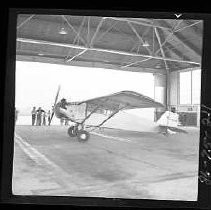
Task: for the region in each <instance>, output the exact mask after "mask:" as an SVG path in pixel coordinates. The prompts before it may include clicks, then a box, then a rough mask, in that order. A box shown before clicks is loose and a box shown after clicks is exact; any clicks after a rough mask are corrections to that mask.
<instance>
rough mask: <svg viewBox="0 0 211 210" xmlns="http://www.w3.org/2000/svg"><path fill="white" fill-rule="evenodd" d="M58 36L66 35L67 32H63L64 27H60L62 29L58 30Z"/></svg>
mask: <svg viewBox="0 0 211 210" xmlns="http://www.w3.org/2000/svg"><path fill="white" fill-rule="evenodd" d="M59 34H62V35H65V34H67V31H66V30H65V28H64V27H62V28H61V29H60V31H59Z"/></svg>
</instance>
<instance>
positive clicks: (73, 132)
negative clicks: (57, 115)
mask: <svg viewBox="0 0 211 210" xmlns="http://www.w3.org/2000/svg"><path fill="white" fill-rule="evenodd" d="M67 133H68V135H69V136H70V137H76V133H75V128H74V126H71V127H69V128H68V130H67Z"/></svg>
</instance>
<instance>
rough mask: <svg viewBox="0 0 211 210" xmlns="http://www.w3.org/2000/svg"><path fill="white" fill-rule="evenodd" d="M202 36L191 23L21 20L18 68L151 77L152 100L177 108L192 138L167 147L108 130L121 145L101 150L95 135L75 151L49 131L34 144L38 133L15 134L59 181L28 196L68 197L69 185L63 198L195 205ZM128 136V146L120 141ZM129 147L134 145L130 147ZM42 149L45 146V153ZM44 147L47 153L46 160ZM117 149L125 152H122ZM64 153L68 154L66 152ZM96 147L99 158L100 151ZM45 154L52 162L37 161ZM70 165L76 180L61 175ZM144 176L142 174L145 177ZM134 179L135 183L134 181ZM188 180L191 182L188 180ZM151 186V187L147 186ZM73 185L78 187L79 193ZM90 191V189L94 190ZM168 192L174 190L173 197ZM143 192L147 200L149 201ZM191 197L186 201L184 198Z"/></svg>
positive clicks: (64, 18) (62, 17) (33, 17)
mask: <svg viewBox="0 0 211 210" xmlns="http://www.w3.org/2000/svg"><path fill="white" fill-rule="evenodd" d="M202 34H203V21H202V20H195V19H180V18H175V19H157V18H156V19H153V18H142V17H139V18H131V17H119V16H115V17H109V16H107V17H101V16H83V15H80V16H79V15H49V14H48V15H44V14H20V15H18V19H17V42H16V60H17V61H28V62H40V63H50V64H60V65H66V66H80V67H91V68H104V69H108V70H112V69H114V70H117V71H126V72H140V73H152V74H153V76H154V99H155V100H156V101H158V102H160V103H162V104H164V105H165V106H166V108H167V109H168V110H170V109H171V107H175V108H176V112H177V113H178V114H179V117H180V122H181V125H182V126H186V127H188V126H190V127H191V128H192V127H194V129H196V130H194V132H195V133H192V134H191V135H190V136H189V137H187V136H182V138H184V139H182V138H180V137H170V139H168V140H169V141H167V139H165V138H163V137H159V138H158V137H156V136H155V135H154V136H153V135H151V134H150V135H151V136H148V137H147V136H146V134H141V137H140V136H139V135H140V134H131V137H128V135H129V134H126V133H124V131H123V133H122V134H121V135H120V136H118V137H116V136H115V132H114V133H112V132H113V131H109V132H110V133H109V132H108V133H109V134H112V135H114V136H112V138H111V136H110V137H109V138H110V139H112V140H117V141H119V142H120V143H119V142H118V143H117V142H115V141H114V142H112V144H110V143H109V142H107V141H106V140H105V141H102V142H101V143H99V141H98V137H99V136H100V137H99V138H103V139H106V138H107V137H108V136H106V135H104V134H98V137H95V138H93V142H89V143H88V144H87V145H85V146H84V145H83V148H82V147H80V146H78V144H77V145H76V144H75V145H72V146H71V148H70V147H69V146H70V145H69V144H68V142H67V141H66V138H67V137H66V136H64V134H63V133H62V138H63V140H62V141H60V140H59V143H58V142H57V140H56V138H57V136H59V135H60V134H61V131H60V130H54V129H53V128H48V129H49V131H48V132H49V133H47V132H46V129H43V130H40V131H39V132H40V133H39V135H40V137H39V138H38V135H37V137H36V135H35V134H37V133H36V132H38V131H37V129H38V128H35V129H31V128H27V129H28V131H26V130H25V131H24V132H23V131H22V134H23V135H22V136H21V135H20V134H21V129H22V128H21V127H19V128H17V133H16V134H17V135H16V134H15V138H16V140H17V142H18V145H19V146H21V147H23V148H25V150H26V151H28V154H30V155H31V154H32V153H33V152H34V149H32V148H31V146H30V145H29V141H28V142H27V141H24V138H29V139H31V144H32V145H33V146H34V148H37V149H38V150H40V152H41V153H42V155H40V156H39V157H37V159H36V160H35V161H38V162H39V164H40V162H41V165H42V164H43V165H44V166H45V167H46V168H47V167H50V166H46V165H45V164H46V162H47V163H48V164H49V163H50V164H49V165H51V166H53V168H54V169H53V170H54V172H55V174H54V178H52V180H53V179H55V177H57V178H56V179H58V177H61V180H60V184H61V186H62V187H61V186H60V188H57V187H56V186H55V189H53V188H50V187H49V186H48V185H46V186H47V187H46V188H45V189H37V188H36V189H35V187H34V188H33V189H34V191H33V190H32V192H31V191H30V193H32V194H33V193H34V194H36V193H38V194H41V195H44V194H45V193H49V194H50V195H58V194H59V195H60V194H61V195H66V194H65V192H64V189H66V187H67V186H68V187H71V189H72V191H71V190H70V189H66V190H67V191H66V193H67V194H68V193H70V191H71V193H73V192H74V193H76V195H78V194H77V193H79V195H81V196H83V195H85V196H87V195H88V196H90V195H91V196H93V195H95V196H96V195H102V196H108V197H112V196H120V197H125V196H126V197H127V196H128V197H129V198H140V196H141V198H157V199H180V200H181V199H182V198H183V200H194V199H196V194H197V189H196V188H197V184H196V182H197V170H198V163H197V158H198V135H196V133H197V134H198V133H199V118H200V115H199V111H200V75H201V58H202ZM166 108H165V109H164V108H157V109H156V110H155V113H154V120H155V121H157V120H158V119H159V118H160V116H161V115H162V114H163V113H164V112H165V111H166ZM24 129H25V128H24ZM61 129H63V128H61ZM62 131H63V130H62ZM27 132H28V133H27ZM56 132H60V133H56ZM191 132H192V130H191ZM50 134H52V138H51V141H49V142H51V143H45V141H43V139H41V138H44V137H45V136H46V139H47V138H49V135H50ZM136 135H137V136H138V137H137V136H136ZM194 135H195V136H194ZM125 136H127V138H129V139H124V138H122V137H125ZM36 138H37V139H36ZM130 138H131V139H130ZM133 138H134V139H133ZM140 139H141V140H142V141H140ZM152 139H153V140H152ZM192 139H194V140H192ZM133 140H134V142H135V143H137V145H135V144H134V145H133V144H132V143H131V142H133ZM136 140H137V142H136ZM39 144H40V145H39ZM41 144H43V145H42V146H43V148H42V147H41ZM45 144H46V145H47V144H48V145H47V146H49V147H51V148H50V149H49V151H50V152H49V151H48V153H47V149H46V147H45V146H46V145H45ZM126 144H128V145H126ZM139 146H140V148H139ZM101 147H102V148H101ZM121 147H122V148H123V149H122V150H121V151H119V150H120V149H119V148H121ZM152 147H153V148H154V150H153V149H152ZM67 148H68V150H70V151H71V153H68V152H69V151H67ZM99 148H100V149H101V150H102V151H101V150H100V152H99V151H98V150H99ZM65 149H66V150H65ZM139 149H140V150H139ZM59 150H61V151H63V155H64V156H65V155H66V156H65V157H66V159H63V160H60V158H61V157H60V156H61V154H62V152H60V153H59V152H58V151H59ZM131 151H132V152H131ZM140 151H141V152H140ZM151 151H154V153H152V152H151ZM52 152H54V153H52ZM44 153H46V156H47V157H48V156H49V158H51V161H47V160H46V158H45V159H44V160H43V159H42V157H43V154H44ZM50 153H51V154H50ZM37 154H38V152H36V153H35V155H37ZM82 154H83V155H82ZM115 155H116V156H115ZM16 157H17V158H16V159H14V161H15V162H14V163H15V164H16V163H17V162H18V161H20V160H19V159H20V154H19V152H18V151H16ZM124 158H125V159H124ZM41 159H42V160H41ZM126 159H127V160H126ZM54 161H55V162H57V164H60V168H58V167H57V166H55V164H54V163H52V162H54ZM68 161H70V162H71V164H70V166H71V167H73V168H72V169H73V171H74V170H75V172H74V173H72V171H71V170H72V169H69V168H68V169H65V172H64V171H61V168H62V167H64V164H67V165H69V162H68ZM74 161H75V162H74ZM89 161H90V162H91V163H92V164H90V162H89ZM92 161H93V162H92ZM106 161H107V162H106ZM136 161H137V162H136ZM48 164H47V165H48ZM116 164H117V165H116ZM17 165H18V164H17ZM120 165H121V167H119V168H118V167H117V166H120ZM128 165H130V166H131V168H130V167H128ZM80 166H81V168H80ZM125 166H127V167H125ZM172 166H173V167H174V168H172ZM22 167H24V165H23V166H22ZM82 167H83V168H82ZM137 168H138V169H140V170H138V169H137ZM143 169H144V170H143ZM20 170H21V168H18V167H17V168H16V169H15V174H18V173H20ZM32 170H33V169H32ZM68 170H70V171H68ZM145 171H147V174H145V173H144V172H145ZM36 173H37V171H36ZM46 173H47V172H46ZM68 173H70V174H71V173H72V174H71V179H72V180H73V183H71V184H72V185H71V186H69V185H68V184H67V182H66V183H65V181H64V180H67V181H70V180H71V179H69V178H70V177H69V174H68ZM78 173H79V174H80V175H82V177H80V178H81V180H78V179H79V178H78V176H77V175H78ZM85 174H88V175H89V176H87V177H88V178H87V177H84V176H85ZM74 176H75V177H74ZM133 176H135V178H134V179H133V180H132V181H131V180H130V179H131V177H133ZM90 177H91V178H92V179H91V178H90ZM125 177H129V178H128V179H127V178H125ZM193 177H194V179H192V178H193ZM189 178H190V179H189ZM52 180H51V181H52ZM87 180H88V181H87ZM96 180H97V181H96ZM99 180H100V181H99ZM102 180H103V181H102ZM111 180H112V181H111ZM140 180H141V181H142V182H143V183H140V188H139V185H138V184H137V183H139V182H140ZM166 180H170V182H171V184H172V185H169V183H166V182H165V181H166ZM175 180H176V181H175ZM86 181H87V182H86ZM98 181H99V182H98ZM163 181H164V182H163ZM153 182H155V184H153ZM158 182H161V183H162V185H159V184H157V183H158ZM15 183H16V187H17V189H19V190H20V192H23V191H24V189H25V188H21V187H23V186H21V187H20V186H19V185H18V184H19V183H18V182H15ZM76 183H77V184H76ZM78 183H80V184H78ZM87 183H88V186H87ZM148 183H150V184H149V185H147V187H146V184H148ZM187 183H188V184H187ZM98 184H99V185H98ZM100 184H101V185H102V187H100ZM34 185H36V183H35V184H34ZM78 186H79V188H77V187H78ZM93 186H94V187H95V189H93V188H92V187H93ZM169 186H173V188H172V189H171V190H172V191H171V190H170V189H169ZM181 186H182V187H181ZM48 187H49V188H48ZM51 187H52V186H51ZM174 187H175V188H174ZM177 187H178V188H177ZM61 188H64V189H61ZM102 188H104V189H102ZM193 188H194V189H193ZM80 189H81V191H80ZM156 189H157V191H156ZM163 189H165V190H166V191H165V190H164V191H165V193H164V194H162V193H160V191H162V190H163ZM175 189H176V190H175ZM182 189H183V190H184V191H182ZM185 189H187V190H190V192H191V193H190V194H189V191H188V192H187V191H185ZM68 190H69V191H68ZM103 190H105V191H103ZM26 192H28V191H26ZM26 192H24V193H26ZM145 192H147V193H145ZM148 192H150V193H151V194H150V193H149V194H150V195H148ZM170 192H171V193H170ZM28 193H29V192H28ZM71 193H70V194H71ZM86 193H87V194H86ZM130 193H131V194H130ZM142 193H143V194H142ZM177 193H178V194H177ZM189 195H190V197H188V196H189Z"/></svg>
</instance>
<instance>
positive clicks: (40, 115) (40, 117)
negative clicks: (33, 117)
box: [36, 107, 44, 126]
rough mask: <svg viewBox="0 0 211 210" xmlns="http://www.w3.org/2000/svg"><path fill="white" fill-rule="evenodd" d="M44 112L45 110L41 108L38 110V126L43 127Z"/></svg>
mask: <svg viewBox="0 0 211 210" xmlns="http://www.w3.org/2000/svg"><path fill="white" fill-rule="evenodd" d="M43 112H44V110H42V109H41V107H39V108H38V110H37V111H36V113H37V123H36V125H38V126H41V123H42V113H43Z"/></svg>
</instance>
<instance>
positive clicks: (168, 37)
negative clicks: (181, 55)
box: [154, 20, 183, 55]
mask: <svg viewBox="0 0 211 210" xmlns="http://www.w3.org/2000/svg"><path fill="white" fill-rule="evenodd" d="M182 21H183V20H181V21H179V22H178V23H177V24H176V25H175V26H174V28H175V29H176V28H177V27H178V26H179V25H180V24H181V23H182ZM174 33H175V31H174V30H173V31H172V32H171V33H169V34H168V36H167V37H166V39H165V40H164V42H163V43H162V44H161V46H160V48H159V49H158V50H157V51H156V52H155V53H154V55H157V54H158V52H160V50H161V48H162V47H163V46H164V45H165V44H166V42H167V41H168V40H169V39H170V38H171V37H172V36H173V35H174Z"/></svg>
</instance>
